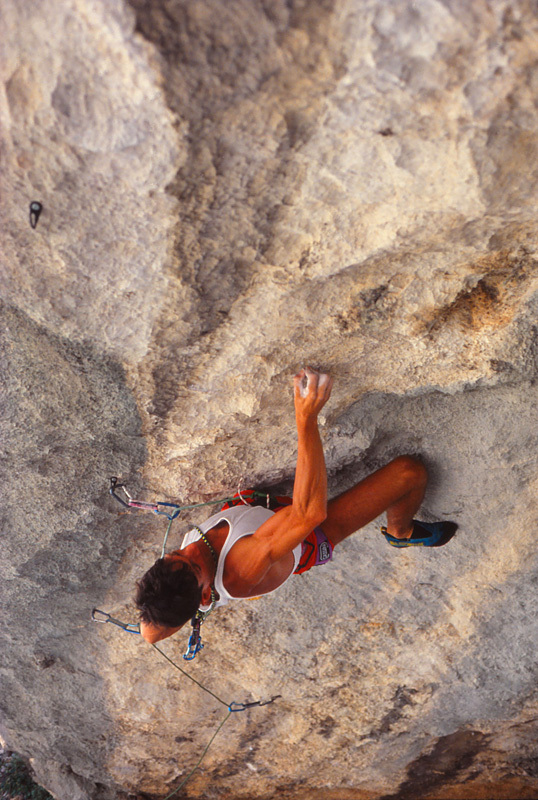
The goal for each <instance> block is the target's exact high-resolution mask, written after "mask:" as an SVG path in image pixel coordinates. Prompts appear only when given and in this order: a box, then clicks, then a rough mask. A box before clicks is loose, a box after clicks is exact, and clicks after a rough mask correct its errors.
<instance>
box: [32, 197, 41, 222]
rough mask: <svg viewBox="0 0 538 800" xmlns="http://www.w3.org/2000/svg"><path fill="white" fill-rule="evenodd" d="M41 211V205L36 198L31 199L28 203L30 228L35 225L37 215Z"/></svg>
mask: <svg viewBox="0 0 538 800" xmlns="http://www.w3.org/2000/svg"><path fill="white" fill-rule="evenodd" d="M42 211H43V206H42V205H41V203H39V202H38V201H37V200H33V201H32V202H31V203H30V225H31V226H32V228H35V227H36V225H37V221H38V219H39V215H40V214H41V212H42Z"/></svg>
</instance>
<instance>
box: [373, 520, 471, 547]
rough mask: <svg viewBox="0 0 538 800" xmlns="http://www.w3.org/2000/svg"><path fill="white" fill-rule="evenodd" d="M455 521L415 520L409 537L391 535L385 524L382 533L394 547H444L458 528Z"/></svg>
mask: <svg viewBox="0 0 538 800" xmlns="http://www.w3.org/2000/svg"><path fill="white" fill-rule="evenodd" d="M457 527H458V526H457V525H456V524H455V523H454V522H419V521H418V520H416V519H414V520H413V533H412V534H411V536H410V537H409V538H408V539H397V538H396V537H395V536H391V535H390V533H388V531H387V529H386V528H385V527H384V526H383V527H382V528H381V533H382V534H383V536H384V537H385V539H386V540H387V542H388V543H389V544H390V545H392V547H442V546H443V545H444V544H446V543H447V542H449V541H450V539H452V537H453V536H454V534H455V533H456V530H457Z"/></svg>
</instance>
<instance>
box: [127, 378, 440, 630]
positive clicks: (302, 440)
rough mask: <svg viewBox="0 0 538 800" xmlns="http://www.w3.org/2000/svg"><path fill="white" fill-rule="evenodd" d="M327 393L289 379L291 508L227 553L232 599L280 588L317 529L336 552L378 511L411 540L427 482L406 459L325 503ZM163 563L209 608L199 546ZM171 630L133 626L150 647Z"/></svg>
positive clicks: (220, 528) (222, 532) (209, 579)
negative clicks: (195, 587)
mask: <svg viewBox="0 0 538 800" xmlns="http://www.w3.org/2000/svg"><path fill="white" fill-rule="evenodd" d="M306 382H307V388H306V390H305V388H304V384H305V383H306ZM332 385H333V379H332V378H330V377H329V376H328V375H325V374H323V373H319V372H316V371H315V370H312V369H310V368H309V367H306V368H305V369H303V370H301V371H300V372H299V373H298V374H297V375H296V376H295V378H294V402H295V420H296V424H297V439H298V453H297V467H296V471H295V482H294V486H293V502H292V504H291V505H289V506H286V507H285V508H283V509H282V510H280V511H279V512H278V514H274V515H273V516H272V517H271V518H270V519H268V520H267V521H266V522H264V523H263V525H261V526H260V527H259V528H258V529H257V530H256V531H255V532H254V533H253V534H252V535H250V536H244V537H242V538H241V539H239V540H238V541H237V542H236V543H235V544H234V545H233V547H232V548H231V550H230V552H229V553H228V555H227V556H226V562H225V568H224V575H223V582H224V586H225V587H226V589H227V591H228V592H229V593H230V594H231V595H232V596H233V597H256V596H258V595H260V594H265V593H267V592H270V591H273V590H274V589H277V588H278V587H279V586H280V585H281V584H283V583H284V582H285V581H286V580H287V578H288V577H289V576H290V574H291V572H292V571H293V566H294V558H293V550H294V548H295V547H297V545H298V544H300V543H301V542H302V541H303V539H305V538H306V537H307V536H308V534H309V533H311V531H312V530H313V529H314V528H315V527H317V526H321V527H322V529H323V531H324V533H325V535H326V536H327V538H328V539H329V540H330V541H331V543H332V544H333V546H336V545H338V544H339V543H340V542H341V541H343V540H344V539H346V538H347V537H348V536H350V535H351V534H352V533H354V532H355V531H357V530H359V528H362V527H364V526H365V525H367V524H368V523H369V522H371V521H372V520H373V519H375V518H376V517H378V516H379V515H380V514H381V513H383V511H386V512H387V529H388V532H389V533H390V534H392V536H395V537H397V538H399V539H405V538H408V537H409V536H410V535H411V533H412V528H413V524H412V521H411V520H412V519H413V517H414V515H415V513H416V511H417V510H418V508H419V506H420V504H421V503H422V499H423V497H424V492H425V489H426V483H427V474H426V470H425V468H424V466H423V465H422V464H421V463H420V462H419V461H417V460H416V459H414V458H412V457H410V456H400V457H399V458H396V459H394V460H393V461H391V462H390V463H389V464H387V465H386V466H385V467H382V468H381V469H380V470H378V471H377V472H374V473H373V474H372V475H369V476H368V477H367V478H365V479H364V480H362V481H361V482H360V483H358V484H357V485H356V486H354V487H353V488H351V489H349V490H348V491H346V492H344V493H343V494H341V495H340V496H339V497H336V498H334V499H333V500H330V501H329V502H327V472H326V469H325V457H324V455H323V446H322V443H321V438H320V435H319V429H318V415H319V412H320V411H321V409H322V408H323V406H324V405H325V404H326V402H327V401H328V399H329V397H330V395H331V389H332ZM228 532H229V526H228V523H226V522H222V523H219V525H217V526H215V527H214V528H211V529H210V530H209V531H208V532H207V534H206V536H207V538H208V539H209V541H210V542H211V544H212V546H213V548H214V549H215V551H216V553H217V555H220V552H221V550H222V547H223V545H224V542H225V540H226V537H227V535H228ZM165 559H166V560H168V561H170V562H172V563H179V562H186V563H188V564H189V566H190V567H191V568H192V569H193V570H194V573H195V574H196V576H197V578H198V584H199V586H200V587H201V589H202V600H201V602H202V604H203V605H209V604H210V602H211V586H212V585H213V582H214V580H215V563H214V561H213V557H212V555H211V553H210V551H209V549H208V548H207V546H206V545H205V544H204V543H203V542H202V541H201V540H198V541H196V542H194V543H193V544H190V545H189V546H188V547H185V548H184V549H183V550H175V551H174V552H172V553H170V554H169V555H167V556H165ZM181 627H182V626H181ZM178 630H179V628H169V627H166V626H158V625H152V624H150V623H146V622H141V623H140V632H141V633H142V636H143V637H144V639H146V641H148V642H151V643H152V644H153V643H155V642H159V641H161V640H162V639H166V638H167V637H168V636H171V635H172V634H173V633H175V632H176V631H178Z"/></svg>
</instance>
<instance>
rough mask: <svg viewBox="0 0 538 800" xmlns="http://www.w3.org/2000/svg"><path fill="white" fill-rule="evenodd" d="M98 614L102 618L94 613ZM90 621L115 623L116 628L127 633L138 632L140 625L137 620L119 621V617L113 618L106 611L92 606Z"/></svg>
mask: <svg viewBox="0 0 538 800" xmlns="http://www.w3.org/2000/svg"><path fill="white" fill-rule="evenodd" d="M97 614H100V615H101V616H102V619H99V617H97V616H96V615H97ZM92 621H93V622H103V623H104V622H111V623H112V624H113V625H117V626H118V628H122V629H123V630H124V631H127V633H138V634H140V625H139V624H138V622H121V621H120V620H119V619H115V618H114V617H112V616H111V615H110V614H109V613H108V612H106V611H101V609H99V608H92Z"/></svg>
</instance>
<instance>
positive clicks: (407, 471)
mask: <svg viewBox="0 0 538 800" xmlns="http://www.w3.org/2000/svg"><path fill="white" fill-rule="evenodd" d="M390 463H391V464H392V465H393V466H394V467H395V468H396V469H397V470H398V473H399V475H401V476H402V477H404V478H405V480H406V481H408V482H409V483H411V484H412V485H413V486H416V485H418V484H420V485H424V486H425V485H426V483H427V482H428V472H427V470H426V467H425V466H424V464H423V463H422V461H420V460H419V459H418V458H417V457H416V456H410V455H405V456H398V457H397V458H395V459H393V461H391V462H390Z"/></svg>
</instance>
